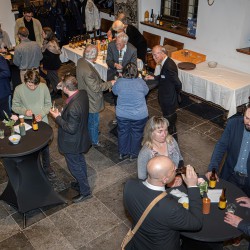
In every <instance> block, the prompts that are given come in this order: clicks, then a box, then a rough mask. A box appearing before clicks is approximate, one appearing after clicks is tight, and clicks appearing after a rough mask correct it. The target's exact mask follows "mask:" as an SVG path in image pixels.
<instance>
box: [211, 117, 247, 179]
mask: <svg viewBox="0 0 250 250" xmlns="http://www.w3.org/2000/svg"><path fill="white" fill-rule="evenodd" d="M244 129H245V125H244V122H243V116H235V117H232V118H230V119H229V120H228V122H227V126H226V128H225V130H224V132H223V134H222V136H221V138H220V140H219V141H218V142H217V143H216V145H215V148H214V152H213V155H212V157H211V161H210V164H209V167H208V170H209V171H212V169H213V168H215V169H216V170H217V171H218V170H219V165H220V163H221V161H222V158H223V157H224V155H225V153H226V154H227V156H226V159H225V162H224V165H223V168H222V170H221V173H220V176H221V178H223V179H225V180H228V179H229V177H230V176H231V175H232V173H233V172H234V167H235V166H236V163H237V160H238V157H239V153H240V148H241V142H242V137H243V132H244ZM249 133H250V132H249ZM247 173H248V176H250V153H249V154H248V159H247ZM249 181H250V179H249Z"/></svg>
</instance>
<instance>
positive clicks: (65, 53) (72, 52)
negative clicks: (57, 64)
mask: <svg viewBox="0 0 250 250" xmlns="http://www.w3.org/2000/svg"><path fill="white" fill-rule="evenodd" d="M82 56H83V49H81V48H75V49H72V48H70V47H69V45H64V46H63V47H62V53H61V55H60V59H61V62H62V63H64V62H67V61H69V60H70V61H72V62H74V63H75V64H77V61H78V59H80V58H82ZM95 68H96V70H97V71H98V73H99V74H100V76H101V78H102V80H103V81H107V70H108V65H107V64H106V62H103V56H98V57H97V60H96V64H95Z"/></svg>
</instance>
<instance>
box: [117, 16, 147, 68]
mask: <svg viewBox="0 0 250 250" xmlns="http://www.w3.org/2000/svg"><path fill="white" fill-rule="evenodd" d="M112 29H113V30H114V31H116V32H118V33H119V32H124V33H126V34H127V35H128V42H129V43H131V44H132V45H133V46H134V47H135V48H136V49H137V57H138V58H139V59H141V60H142V61H143V62H144V63H145V62H146V54H147V41H146V39H145V38H144V36H143V35H142V34H141V33H140V31H139V30H138V29H137V28H136V27H135V26H134V25H131V24H128V21H127V18H126V16H125V14H124V13H120V14H119V15H118V17H117V20H116V21H114V23H113V25H112Z"/></svg>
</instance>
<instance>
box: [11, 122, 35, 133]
mask: <svg viewBox="0 0 250 250" xmlns="http://www.w3.org/2000/svg"><path fill="white" fill-rule="evenodd" d="M24 126H25V131H27V130H29V129H31V128H32V127H31V126H30V125H29V124H27V123H24ZM14 130H15V132H16V133H18V134H20V130H19V125H16V126H14Z"/></svg>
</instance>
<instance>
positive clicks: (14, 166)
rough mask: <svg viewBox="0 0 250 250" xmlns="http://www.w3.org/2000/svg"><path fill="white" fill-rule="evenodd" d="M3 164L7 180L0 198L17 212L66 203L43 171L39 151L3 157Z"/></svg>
mask: <svg viewBox="0 0 250 250" xmlns="http://www.w3.org/2000/svg"><path fill="white" fill-rule="evenodd" d="M3 164H4V167H5V170H6V172H7V174H8V177H9V181H8V184H7V187H6V188H5V190H4V191H3V193H2V195H1V196H0V199H1V200H4V201H5V202H6V203H8V204H9V205H11V206H13V207H15V208H16V209H17V210H18V211H19V212H21V213H26V212H28V211H30V210H33V209H37V208H41V207H44V206H48V205H55V204H62V203H66V202H65V200H64V199H63V198H62V197H61V196H60V195H59V194H57V193H56V192H55V191H54V190H53V188H52V186H51V185H50V183H49V181H48V180H47V178H46V176H45V174H44V173H43V170H42V167H41V163H40V160H39V151H37V152H35V153H32V154H29V155H25V156H20V157H13V158H3Z"/></svg>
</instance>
